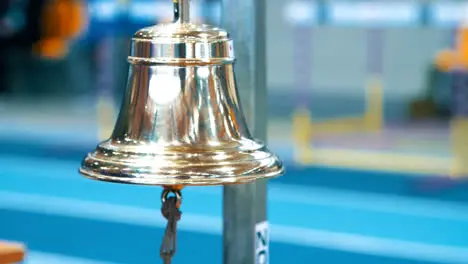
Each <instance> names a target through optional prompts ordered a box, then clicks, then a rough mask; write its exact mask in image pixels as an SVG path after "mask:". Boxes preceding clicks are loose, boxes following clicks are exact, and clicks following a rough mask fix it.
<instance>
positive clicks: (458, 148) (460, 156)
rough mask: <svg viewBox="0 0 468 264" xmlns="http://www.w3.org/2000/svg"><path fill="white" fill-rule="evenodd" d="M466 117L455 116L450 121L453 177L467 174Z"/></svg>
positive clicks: (467, 133)
mask: <svg viewBox="0 0 468 264" xmlns="http://www.w3.org/2000/svg"><path fill="white" fill-rule="evenodd" d="M467 135H468V118H465V117H461V118H455V119H454V120H452V123H451V141H452V142H451V144H452V152H453V165H452V173H451V174H452V175H451V176H453V177H460V176H465V177H466V176H467V175H468V140H467Z"/></svg>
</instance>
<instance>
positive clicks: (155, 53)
mask: <svg viewBox="0 0 468 264" xmlns="http://www.w3.org/2000/svg"><path fill="white" fill-rule="evenodd" d="M181 2H183V3H187V2H188V1H181ZM181 8H182V9H181V10H176V19H175V21H174V22H173V23H168V24H160V25H156V26H153V27H148V28H144V29H142V30H140V31H138V32H137V33H136V34H135V35H134V36H133V39H132V47H131V52H130V56H129V58H128V60H129V62H130V70H129V78H128V86H127V91H126V95H125V96H124V101H123V103H122V107H121V110H120V114H119V117H118V119H117V124H116V126H115V128H114V131H113V134H112V137H111V138H110V139H108V140H106V141H104V142H102V143H100V144H99V145H98V147H97V149H96V150H95V151H94V152H92V153H89V154H88V156H87V157H86V158H85V160H84V161H83V163H82V166H81V168H80V172H81V173H82V174H83V175H85V176H87V177H89V178H93V179H97V180H103V181H112V182H121V183H133V184H148V185H167V186H171V185H220V184H234V183H247V182H251V181H254V180H257V179H261V178H270V177H275V176H278V175H280V174H282V173H283V165H282V163H281V161H280V160H279V159H278V157H277V156H276V155H274V154H273V153H271V152H270V151H269V150H268V149H267V148H266V147H265V146H264V145H263V144H262V143H261V142H258V141H256V140H254V139H253V138H252V137H251V135H250V132H249V130H248V128H247V124H246V121H245V118H244V115H243V113H242V109H241V105H240V102H239V97H238V94H237V88H236V82H235V77H234V71H233V63H234V51H233V46H232V40H230V38H229V36H228V34H227V33H226V32H225V31H223V30H222V29H219V28H216V27H210V26H207V25H195V24H192V23H190V22H189V12H188V11H189V10H188V4H186V5H183V6H182V7H181Z"/></svg>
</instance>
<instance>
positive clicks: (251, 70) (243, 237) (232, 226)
mask: <svg viewBox="0 0 468 264" xmlns="http://www.w3.org/2000/svg"><path fill="white" fill-rule="evenodd" d="M221 1H222V15H221V17H222V20H223V23H224V25H223V26H224V28H226V29H227V31H228V32H229V33H230V34H231V36H232V38H233V40H234V50H235V54H236V59H237V61H236V65H235V72H236V78H237V84H238V89H239V96H240V99H241V102H242V103H243V104H242V106H243V111H244V113H245V114H246V117H247V121H248V123H249V128H250V129H251V131H252V133H253V135H254V136H255V137H256V138H257V139H260V140H263V141H266V136H267V111H266V109H267V87H266V54H265V53H266V45H265V35H266V25H265V24H266V14H265V13H266V8H265V6H266V0H221ZM266 197H267V184H266V182H263V181H262V182H257V183H254V184H247V185H238V186H226V187H224V203H223V218H224V228H223V242H224V264H239V263H242V264H254V263H255V264H260V263H262V264H266V263H269V261H268V255H269V254H268V245H269V236H268V224H267V208H266Z"/></svg>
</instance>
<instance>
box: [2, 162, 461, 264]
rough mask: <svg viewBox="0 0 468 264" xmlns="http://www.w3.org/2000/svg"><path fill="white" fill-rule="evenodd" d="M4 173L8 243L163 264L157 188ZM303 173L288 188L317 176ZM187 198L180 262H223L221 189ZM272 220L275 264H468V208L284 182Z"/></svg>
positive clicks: (66, 168)
mask: <svg viewBox="0 0 468 264" xmlns="http://www.w3.org/2000/svg"><path fill="white" fill-rule="evenodd" d="M0 164H2V170H1V171H0V177H1V179H2V181H1V184H0V219H1V222H2V225H0V237H1V238H2V239H10V240H16V241H23V242H25V243H27V244H28V246H29V248H30V249H31V250H35V251H39V252H48V253H56V254H62V255H66V256H71V257H76V258H86V259H92V260H97V261H106V262H112V263H158V261H159V260H158V254H157V252H158V245H159V242H160V239H161V236H162V234H163V228H164V221H163V219H162V217H160V213H159V210H158V207H159V189H157V188H156V187H144V186H133V185H119V184H110V183H103V182H95V181H91V180H88V179H84V178H82V177H80V176H79V175H78V173H77V166H78V164H79V161H78V160H73V159H70V160H67V159H62V160H61V159H55V160H54V159H51V158H42V159H41V158H38V157H31V156H29V157H28V156H13V155H0ZM299 171H300V170H295V169H292V170H290V172H289V173H288V174H287V175H286V176H285V177H284V179H286V178H288V177H291V178H294V177H296V178H297V177H305V175H303V174H304V173H306V174H309V175H308V176H309V177H310V176H314V173H317V171H313V170H309V171H304V170H303V171H302V172H301V175H295V173H298V172H299ZM319 172H320V171H319ZM335 173H338V172H335ZM329 174H330V175H332V174H331V172H329ZM348 176H349V175H348ZM342 177H344V176H342ZM184 195H185V196H184V197H185V200H184V203H183V218H182V221H181V222H180V229H181V234H180V236H179V240H180V241H179V247H180V249H179V251H178V253H177V257H176V259H175V263H221V260H222V248H221V247H222V243H221V242H222V238H221V223H222V222H221V214H222V207H221V203H222V192H221V188H219V187H203V188H189V189H187V190H185V191H184ZM269 221H270V224H271V239H272V241H271V243H272V244H271V263H273V264H274V263H278V264H280V263H286V262H294V263H327V264H328V263H364V264H365V263H468V247H467V246H468V236H466V234H467V232H468V206H465V205H464V203H455V202H453V201H442V200H440V201H437V200H430V199H423V198H420V197H409V196H405V195H389V194H376V193H371V192H353V191H349V190H337V189H330V188H325V187H314V186H312V185H307V184H303V185H300V186H299V185H295V184H290V183H288V182H285V181H281V180H274V181H272V182H271V184H270V185H269ZM195 256H196V258H195V259H194V257H195Z"/></svg>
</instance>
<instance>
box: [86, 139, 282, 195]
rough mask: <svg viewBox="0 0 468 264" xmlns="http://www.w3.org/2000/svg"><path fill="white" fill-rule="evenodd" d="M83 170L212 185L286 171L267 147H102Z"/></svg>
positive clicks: (121, 179) (112, 178)
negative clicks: (150, 150) (150, 149)
mask: <svg viewBox="0 0 468 264" xmlns="http://www.w3.org/2000/svg"><path fill="white" fill-rule="evenodd" d="M79 172H80V173H81V174H82V175H83V176H85V177H87V178H90V179H94V180H100V181H106V182H116V183H127V184H140V185H160V186H170V185H186V186H208V185H228V184H245V183H250V182H253V181H256V180H260V179H267V178H274V177H277V176H280V175H282V174H283V173H284V167H283V164H282V162H281V161H280V159H279V158H278V157H277V156H276V155H274V154H273V153H271V152H270V151H269V150H268V149H266V148H265V147H262V148H260V149H257V150H253V151H241V152H239V151H232V152H231V151H222V152H221V151H218V152H216V153H213V152H211V153H208V152H207V153H200V152H199V153H187V152H182V153H181V152H172V153H171V152H166V153H164V154H151V155H149V154H143V153H122V152H117V151H112V150H108V149H102V148H99V147H98V149H97V150H96V151H94V152H92V153H89V154H88V156H87V157H86V158H85V159H84V160H83V162H82V165H81V167H80V169H79Z"/></svg>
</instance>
